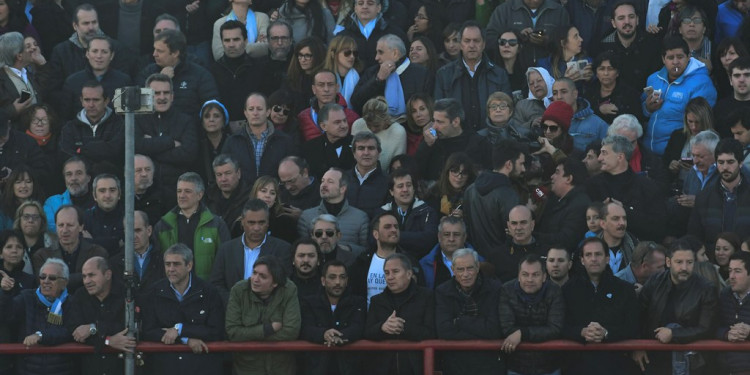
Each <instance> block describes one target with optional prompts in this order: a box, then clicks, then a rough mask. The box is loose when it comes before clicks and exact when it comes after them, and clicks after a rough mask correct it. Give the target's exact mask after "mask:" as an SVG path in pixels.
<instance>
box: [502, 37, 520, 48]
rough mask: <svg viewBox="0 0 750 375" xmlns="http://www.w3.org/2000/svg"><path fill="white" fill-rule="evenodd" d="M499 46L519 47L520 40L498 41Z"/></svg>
mask: <svg viewBox="0 0 750 375" xmlns="http://www.w3.org/2000/svg"><path fill="white" fill-rule="evenodd" d="M497 44H499V45H501V46H504V45H506V44H507V45H509V46H511V47H515V46H517V45H518V39H498V41H497Z"/></svg>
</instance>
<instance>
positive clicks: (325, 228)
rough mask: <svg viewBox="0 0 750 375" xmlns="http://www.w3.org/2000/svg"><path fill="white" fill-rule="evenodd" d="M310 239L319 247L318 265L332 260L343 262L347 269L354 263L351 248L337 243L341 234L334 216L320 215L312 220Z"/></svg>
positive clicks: (337, 220)
mask: <svg viewBox="0 0 750 375" xmlns="http://www.w3.org/2000/svg"><path fill="white" fill-rule="evenodd" d="M310 237H311V238H312V239H313V240H315V242H317V243H318V246H319V247H320V263H322V264H325V263H326V262H328V261H330V260H334V259H336V260H340V261H342V262H344V265H345V266H347V267H350V266H351V265H352V264H353V263H354V260H355V259H356V257H355V256H354V254H353V253H352V250H351V248H349V246H346V245H344V244H341V243H339V242H340V241H341V237H342V234H341V227H340V226H339V219H337V218H336V216H333V215H331V214H322V215H318V216H317V217H316V218H315V219H313V220H312V229H311V230H310Z"/></svg>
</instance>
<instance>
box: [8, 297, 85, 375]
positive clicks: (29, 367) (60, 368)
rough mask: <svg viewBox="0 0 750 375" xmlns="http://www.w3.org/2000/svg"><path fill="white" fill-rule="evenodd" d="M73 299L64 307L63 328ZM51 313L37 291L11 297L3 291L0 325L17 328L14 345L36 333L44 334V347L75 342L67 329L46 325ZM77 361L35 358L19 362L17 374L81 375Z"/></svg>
mask: <svg viewBox="0 0 750 375" xmlns="http://www.w3.org/2000/svg"><path fill="white" fill-rule="evenodd" d="M70 306H71V300H70V298H68V299H66V300H65V302H64V303H63V305H62V311H63V324H65V320H66V319H68V318H69V317H70ZM48 313H49V309H48V308H47V306H45V305H43V304H42V303H41V302H39V298H38V297H37V295H36V290H35V289H26V290H24V291H22V292H21V294H19V295H17V296H15V297H12V296H11V295H10V294H8V293H6V292H5V291H3V290H0V322H2V323H4V324H9V325H15V326H17V327H18V336H17V337H15V338H14V342H18V343H21V342H23V339H24V338H25V337H26V336H28V335H31V334H33V333H34V332H36V331H39V332H41V333H42V339H41V340H40V341H39V345H41V346H52V345H58V344H63V343H66V342H70V341H73V340H72V339H73V336H72V335H71V334H70V332H69V331H68V329H67V328H66V327H65V326H64V325H55V324H52V323H50V322H48V321H47V314H48ZM76 367H77V366H76V363H75V361H74V358H73V357H72V356H71V355H69V354H34V355H27V356H22V357H20V358H18V361H17V366H16V368H17V370H18V373H19V374H24V375H78V374H80V371H79V370H78V369H77V368H76Z"/></svg>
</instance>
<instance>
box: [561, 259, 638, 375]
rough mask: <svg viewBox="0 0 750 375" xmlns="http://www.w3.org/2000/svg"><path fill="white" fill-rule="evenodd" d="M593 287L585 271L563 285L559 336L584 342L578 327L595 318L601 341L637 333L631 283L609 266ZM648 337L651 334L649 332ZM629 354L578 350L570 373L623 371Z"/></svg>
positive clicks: (631, 336) (635, 335)
mask: <svg viewBox="0 0 750 375" xmlns="http://www.w3.org/2000/svg"><path fill="white" fill-rule="evenodd" d="M606 267H607V268H606V270H605V271H604V273H603V274H602V275H601V278H600V280H599V285H598V286H596V287H594V285H593V284H592V283H591V279H589V276H588V274H587V273H586V272H582V273H581V274H580V275H579V276H578V277H575V278H573V279H570V280H569V281H568V282H567V283H566V284H565V285H564V286H563V297H564V298H565V325H564V327H563V331H562V332H563V338H565V339H568V340H574V341H577V342H584V339H583V337H581V330H582V329H583V327H586V326H588V325H589V323H591V322H598V323H599V324H600V325H601V326H602V327H604V329H606V330H607V337H606V338H604V340H603V342H614V341H621V340H628V339H634V338H637V337H638V318H637V317H638V300H637V298H636V296H635V289H633V286H632V285H630V284H628V283H627V282H625V281H622V280H620V279H618V278H616V277H615V275H614V274H613V273H612V270H611V269H610V268H609V266H606ZM650 337H652V336H650ZM631 362H632V361H631V360H630V358H626V357H623V356H622V354H621V353H618V352H581V353H580V354H579V356H578V357H576V358H573V359H571V360H570V362H569V364H570V367H569V370H570V371H571V372H570V373H571V374H591V375H594V374H601V373H605V372H606V373H608V374H618V375H620V374H622V375H624V374H627V372H626V369H627V368H628V367H627V366H629V365H630V364H631Z"/></svg>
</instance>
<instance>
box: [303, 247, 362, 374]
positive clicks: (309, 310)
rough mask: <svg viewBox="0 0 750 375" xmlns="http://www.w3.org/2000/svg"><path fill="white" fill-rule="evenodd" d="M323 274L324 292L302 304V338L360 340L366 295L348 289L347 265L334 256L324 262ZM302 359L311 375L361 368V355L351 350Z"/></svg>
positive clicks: (339, 341) (332, 343)
mask: <svg viewBox="0 0 750 375" xmlns="http://www.w3.org/2000/svg"><path fill="white" fill-rule="evenodd" d="M321 273H322V274H321V277H320V283H321V284H322V285H323V288H322V289H321V292H320V293H318V294H316V295H313V296H309V297H305V298H303V299H302V302H301V304H300V309H301V311H302V331H301V332H300V339H302V340H307V341H310V342H314V343H317V344H323V345H326V346H329V347H331V346H339V345H345V344H347V343H350V342H354V341H357V340H359V339H361V338H362V335H363V334H364V328H365V315H366V312H367V307H366V304H365V299H364V298H363V297H360V296H356V295H353V294H351V293H349V292H348V289H347V286H348V284H349V274H348V271H347V269H346V265H345V264H344V263H343V262H341V261H340V260H337V259H332V260H330V261H328V262H326V263H325V264H323V268H322V272H321ZM303 361H304V363H305V366H304V368H305V369H306V370H307V373H308V374H319V375H324V374H336V373H339V374H354V373H357V371H356V370H358V369H359V356H358V355H356V354H355V353H352V352H312V353H305V354H304V355H303Z"/></svg>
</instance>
